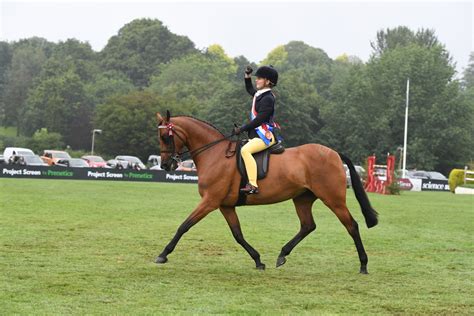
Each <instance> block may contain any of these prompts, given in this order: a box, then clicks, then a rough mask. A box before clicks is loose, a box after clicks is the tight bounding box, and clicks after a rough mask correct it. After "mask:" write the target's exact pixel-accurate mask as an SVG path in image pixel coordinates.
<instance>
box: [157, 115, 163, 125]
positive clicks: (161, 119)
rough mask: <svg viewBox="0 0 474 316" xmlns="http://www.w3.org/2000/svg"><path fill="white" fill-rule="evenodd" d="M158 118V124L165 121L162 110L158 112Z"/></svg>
mask: <svg viewBox="0 0 474 316" xmlns="http://www.w3.org/2000/svg"><path fill="white" fill-rule="evenodd" d="M156 120H157V121H158V124H160V123H161V122H163V121H164V119H163V116H161V114H160V112H156Z"/></svg>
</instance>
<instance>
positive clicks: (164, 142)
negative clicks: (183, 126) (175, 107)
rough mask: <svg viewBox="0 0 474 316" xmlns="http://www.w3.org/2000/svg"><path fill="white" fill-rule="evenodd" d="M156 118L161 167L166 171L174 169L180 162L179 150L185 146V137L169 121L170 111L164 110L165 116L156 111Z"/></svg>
mask: <svg viewBox="0 0 474 316" xmlns="http://www.w3.org/2000/svg"><path fill="white" fill-rule="evenodd" d="M156 118H157V120H158V137H159V139H160V152H161V167H162V168H163V169H164V170H166V171H172V170H176V168H178V163H179V162H181V157H180V156H181V150H182V149H183V147H184V146H185V138H183V135H182V134H180V133H179V132H178V131H177V130H176V126H175V125H174V124H173V122H171V114H170V111H166V118H163V117H162V116H161V115H160V113H156Z"/></svg>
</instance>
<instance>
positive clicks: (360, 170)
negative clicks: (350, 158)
mask: <svg viewBox="0 0 474 316" xmlns="http://www.w3.org/2000/svg"><path fill="white" fill-rule="evenodd" d="M343 166H344V171H345V172H346V187H350V186H352V182H351V174H350V172H349V167H347V165H346V164H343ZM354 169H355V170H356V172H357V174H358V175H359V177H360V179H361V180H362V179H364V178H365V174H366V173H365V169H364V168H363V167H361V166H357V165H355V166H354Z"/></svg>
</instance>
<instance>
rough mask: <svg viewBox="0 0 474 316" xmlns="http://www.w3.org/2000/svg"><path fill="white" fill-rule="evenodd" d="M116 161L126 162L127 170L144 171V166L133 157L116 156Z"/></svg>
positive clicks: (138, 159)
mask: <svg viewBox="0 0 474 316" xmlns="http://www.w3.org/2000/svg"><path fill="white" fill-rule="evenodd" d="M115 159H116V160H121V161H127V162H128V168H129V169H135V170H142V169H146V166H145V165H144V164H143V162H142V161H141V160H140V158H138V157H135V156H117V157H115Z"/></svg>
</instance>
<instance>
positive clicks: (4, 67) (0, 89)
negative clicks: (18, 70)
mask: <svg viewBox="0 0 474 316" xmlns="http://www.w3.org/2000/svg"><path fill="white" fill-rule="evenodd" d="M12 54H13V51H12V47H11V45H10V44H8V43H7V42H1V41H0V125H3V124H5V97H4V91H5V86H6V84H7V73H8V70H9V68H10V65H11V60H12Z"/></svg>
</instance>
